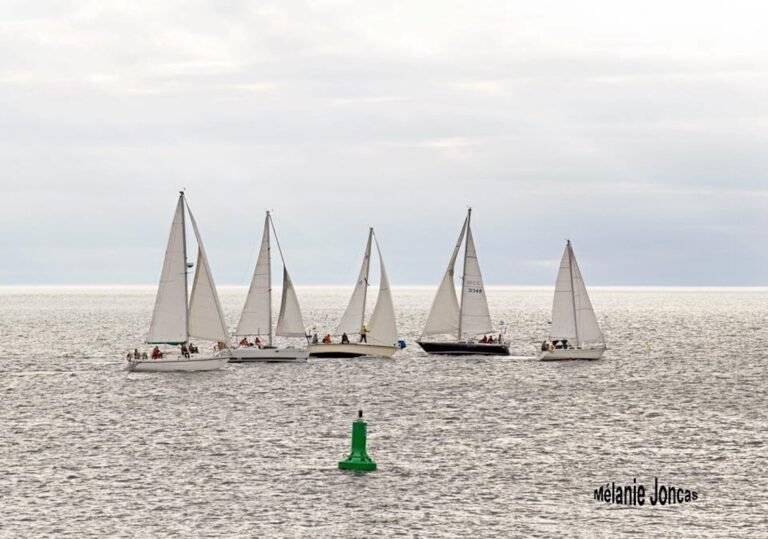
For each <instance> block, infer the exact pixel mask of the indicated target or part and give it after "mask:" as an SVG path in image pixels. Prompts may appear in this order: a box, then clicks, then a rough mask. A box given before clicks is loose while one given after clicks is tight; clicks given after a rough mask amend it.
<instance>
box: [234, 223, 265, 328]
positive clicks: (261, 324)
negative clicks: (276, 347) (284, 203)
mask: <svg viewBox="0 0 768 539" xmlns="http://www.w3.org/2000/svg"><path fill="white" fill-rule="evenodd" d="M271 271H272V268H271V263H270V243H269V215H267V217H266V219H265V221H264V233H263V235H262V237H261V248H260V250H259V258H258V260H257V261H256V269H255V270H254V271H253V278H252V279H251V286H250V288H249V289H248V296H247V298H246V300H245V306H244V307H243V312H242V314H241V315H240V323H239V324H238V325H237V330H236V331H235V333H236V334H237V335H270V334H271V332H272V328H271V320H272V314H271V313H272V311H271V309H272V282H271Z"/></svg>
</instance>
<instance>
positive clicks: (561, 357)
mask: <svg viewBox="0 0 768 539" xmlns="http://www.w3.org/2000/svg"><path fill="white" fill-rule="evenodd" d="M604 353H605V348H571V349H566V350H563V349H555V350H552V351H546V352H539V360H540V361H565V360H569V359H583V360H592V361H594V360H596V359H600V358H601V357H603V354H604Z"/></svg>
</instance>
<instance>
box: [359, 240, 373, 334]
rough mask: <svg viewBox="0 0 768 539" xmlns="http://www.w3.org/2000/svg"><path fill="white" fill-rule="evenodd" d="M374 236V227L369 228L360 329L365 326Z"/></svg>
mask: <svg viewBox="0 0 768 539" xmlns="http://www.w3.org/2000/svg"><path fill="white" fill-rule="evenodd" d="M372 238H373V227H371V228H370V229H369V230H368V245H366V246H365V259H366V260H368V265H367V266H366V268H365V277H364V279H365V287H363V312H362V317H361V318H360V328H359V329H360V330H362V329H363V326H365V302H366V299H367V296H368V275H370V273H371V239H372Z"/></svg>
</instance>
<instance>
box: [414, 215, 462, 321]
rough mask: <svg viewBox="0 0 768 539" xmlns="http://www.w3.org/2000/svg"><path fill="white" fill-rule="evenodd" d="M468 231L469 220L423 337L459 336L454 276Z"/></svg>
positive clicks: (449, 265) (455, 249)
mask: <svg viewBox="0 0 768 539" xmlns="http://www.w3.org/2000/svg"><path fill="white" fill-rule="evenodd" d="M466 230H467V220H466V219H464V225H463V226H462V227H461V233H460V234H459V239H458V241H457V242H456V247H455V248H454V249H453V255H451V260H450V261H449V262H448V269H447V270H445V275H443V280H442V281H441V282H440V286H439V287H438V289H437V294H435V299H434V300H433V301H432V308H431V309H430V311H429V316H428V317H427V323H426V324H425V325H424V331H422V333H421V334H422V336H428V335H441V334H448V333H449V334H452V335H455V334H458V332H459V300H458V298H457V297H456V285H455V284H454V275H455V272H456V258H457V257H458V256H459V249H460V248H461V243H462V242H463V241H464V234H465V232H466Z"/></svg>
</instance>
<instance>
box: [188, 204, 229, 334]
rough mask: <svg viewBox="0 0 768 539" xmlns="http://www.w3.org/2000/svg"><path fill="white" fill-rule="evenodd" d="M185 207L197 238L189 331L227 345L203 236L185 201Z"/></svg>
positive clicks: (224, 324) (225, 329)
mask: <svg viewBox="0 0 768 539" xmlns="http://www.w3.org/2000/svg"><path fill="white" fill-rule="evenodd" d="M187 211H188V212H189V220H190V221H191V223H192V229H193V230H194V231H195V239H196V240H197V269H196V271H195V281H194V284H193V285H192V295H191V296H190V299H189V335H190V336H191V337H196V338H198V339H207V340H211V341H220V342H223V343H225V344H227V345H229V344H230V343H229V333H228V332H227V324H226V322H225V321H224V313H223V312H222V310H221V303H220V302H219V295H218V293H217V292H216V285H215V283H214V282H213V275H212V274H211V267H210V265H209V264H208V257H207V256H206V255H205V247H203V239H202V238H201V237H200V231H199V230H198V228H197V223H196V222H195V217H194V216H193V215H192V212H191V211H190V210H189V205H187Z"/></svg>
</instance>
